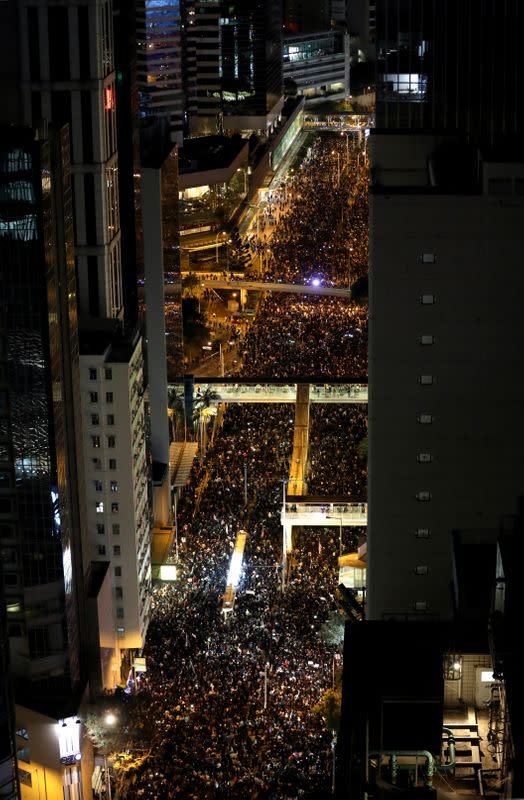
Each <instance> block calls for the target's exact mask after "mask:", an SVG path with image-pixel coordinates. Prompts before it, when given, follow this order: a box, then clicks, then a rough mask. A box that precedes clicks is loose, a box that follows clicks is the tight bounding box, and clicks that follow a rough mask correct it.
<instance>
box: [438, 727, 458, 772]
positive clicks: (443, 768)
mask: <svg viewBox="0 0 524 800" xmlns="http://www.w3.org/2000/svg"><path fill="white" fill-rule="evenodd" d="M442 732H443V733H446V734H447V736H448V750H449V754H448V758H449V761H447V762H446V763H445V764H439V765H438V767H437V769H438V771H439V772H448V771H449V770H450V769H454V768H455V766H456V763H455V737H454V735H453V732H452V731H451V730H450V729H449V728H442Z"/></svg>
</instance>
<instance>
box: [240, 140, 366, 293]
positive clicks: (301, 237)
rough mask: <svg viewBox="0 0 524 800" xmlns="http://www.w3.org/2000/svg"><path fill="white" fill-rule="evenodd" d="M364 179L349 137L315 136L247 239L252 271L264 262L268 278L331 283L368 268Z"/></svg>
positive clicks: (360, 160) (271, 196)
mask: <svg viewBox="0 0 524 800" xmlns="http://www.w3.org/2000/svg"><path fill="white" fill-rule="evenodd" d="M339 171H340V177H339ZM367 181H368V178H367V169H366V167H365V164H364V156H363V154H362V153H359V152H357V150H356V149H355V146H354V143H353V141H352V142H351V145H350V143H349V141H348V142H347V143H346V139H345V137H344V138H340V137H337V138H335V137H329V138H327V139H326V138H320V137H319V138H318V139H316V141H315V142H314V144H313V146H312V147H310V148H309V151H308V155H307V157H306V158H305V159H304V161H303V162H302V164H301V165H300V168H299V169H298V171H297V173H296V174H295V175H293V176H290V177H288V178H287V180H285V181H284V182H283V183H282V185H281V186H280V187H279V189H277V190H275V191H274V192H272V193H270V194H269V196H268V203H267V205H266V207H265V209H264V211H263V213H262V221H259V222H258V225H257V230H256V231H253V232H252V233H251V234H250V235H249V237H248V239H247V244H248V246H249V248H250V250H251V253H252V257H253V262H254V265H255V272H257V274H260V271H261V268H262V272H263V274H264V276H265V278H266V279H267V280H282V281H286V282H289V283H309V282H310V281H312V280H315V279H317V280H319V281H321V282H322V283H323V284H325V285H332V286H333V285H342V286H347V285H348V281H351V282H352V281H354V280H355V278H357V277H360V276H361V275H364V274H366V272H367V255H368V191H367Z"/></svg>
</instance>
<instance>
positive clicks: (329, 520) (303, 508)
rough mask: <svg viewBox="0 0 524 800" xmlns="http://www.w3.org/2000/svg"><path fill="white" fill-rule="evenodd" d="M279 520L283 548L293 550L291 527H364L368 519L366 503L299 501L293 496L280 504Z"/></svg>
mask: <svg viewBox="0 0 524 800" xmlns="http://www.w3.org/2000/svg"><path fill="white" fill-rule="evenodd" d="M280 520H281V523H282V528H283V536H284V543H285V549H286V552H287V553H290V552H291V551H292V550H293V528H296V527H301V526H306V527H315V526H316V527H323V528H325V527H338V528H346V527H356V526H359V527H365V526H367V521H368V507H367V503H351V502H348V503H330V502H329V501H327V502H322V501H319V502H308V501H304V502H300V501H295V500H293V498H290V499H289V500H286V502H285V503H284V504H283V506H282V511H281V515H280Z"/></svg>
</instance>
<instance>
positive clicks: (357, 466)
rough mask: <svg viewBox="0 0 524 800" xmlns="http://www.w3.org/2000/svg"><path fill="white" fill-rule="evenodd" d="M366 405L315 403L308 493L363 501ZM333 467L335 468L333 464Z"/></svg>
mask: <svg viewBox="0 0 524 800" xmlns="http://www.w3.org/2000/svg"><path fill="white" fill-rule="evenodd" d="M366 434H367V406H365V405H357V404H354V405H353V404H349V403H344V404H342V403H327V404H323V403H322V404H321V403H314V404H313V405H312V406H311V410H310V427H309V460H308V461H309V470H308V478H307V485H308V493H309V494H311V495H323V496H334V495H346V496H348V497H349V498H350V499H351V501H352V502H357V503H358V502H365V501H366V478H367V470H366V460H365V456H364V454H363V453H362V452H361V450H360V451H359V445H361V443H362V442H363V440H364V439H365V437H366ZM334 464H336V469H334V468H333V465H334Z"/></svg>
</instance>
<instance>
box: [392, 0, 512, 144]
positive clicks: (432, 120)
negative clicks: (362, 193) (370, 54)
mask: <svg viewBox="0 0 524 800" xmlns="http://www.w3.org/2000/svg"><path fill="white" fill-rule="evenodd" d="M521 11H522V9H521V5H520V3H519V0H508V2H507V3H502V4H501V3H499V2H497V0H480V2H478V3H470V2H456V0H377V2H376V44H377V127H388V128H395V127H401V128H415V129H416V128H427V129H433V130H435V129H445V130H464V131H467V132H468V133H469V134H470V135H472V136H474V137H476V139H477V140H478V141H480V142H481V143H482V144H485V145H488V146H495V145H498V144H500V143H502V142H507V141H508V139H509V137H512V136H513V137H514V136H517V135H518V134H519V132H521V131H522V128H523V123H524V110H523V108H522V103H521V102H520V98H519V93H518V78H517V76H518V72H519V71H518V69H517V68H516V66H515V65H516V64H518V63H519V59H520V42H521V40H522V35H523V33H524V21H523V17H522V13H521Z"/></svg>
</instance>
